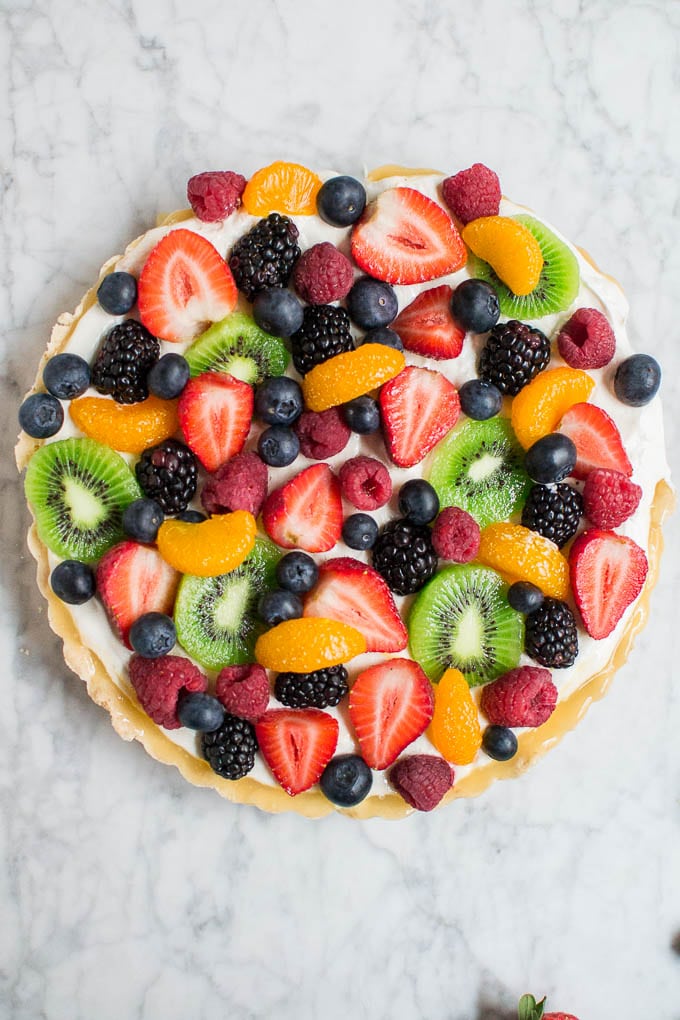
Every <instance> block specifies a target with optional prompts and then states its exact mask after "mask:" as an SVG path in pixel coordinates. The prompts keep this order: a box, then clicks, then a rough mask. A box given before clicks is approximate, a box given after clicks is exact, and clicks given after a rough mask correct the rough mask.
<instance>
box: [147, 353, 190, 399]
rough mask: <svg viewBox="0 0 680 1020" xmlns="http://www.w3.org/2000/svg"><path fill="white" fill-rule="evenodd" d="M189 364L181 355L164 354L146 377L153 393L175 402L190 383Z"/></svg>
mask: <svg viewBox="0 0 680 1020" xmlns="http://www.w3.org/2000/svg"><path fill="white" fill-rule="evenodd" d="M190 375H191V369H190V368H189V362H188V361H187V359H186V358H183V357H182V355H181V354H164V355H163V357H162V358H159V360H158V361H157V362H156V364H155V365H154V366H153V368H152V369H151V371H150V372H149V374H148V375H147V377H146V383H147V386H148V387H149V389H150V390H151V392H152V393H153V394H154V395H155V396H156V397H160V398H161V399H162V400H174V398H175V397H178V396H179V395H180V393H181V392H182V390H183V389H184V387H185V386H186V384H187V383H188V382H189V376H190Z"/></svg>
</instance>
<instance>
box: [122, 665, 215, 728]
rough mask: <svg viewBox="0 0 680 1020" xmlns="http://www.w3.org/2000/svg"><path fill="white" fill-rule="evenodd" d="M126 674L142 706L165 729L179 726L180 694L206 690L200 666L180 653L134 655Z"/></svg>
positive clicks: (206, 684)
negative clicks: (152, 657) (149, 657)
mask: <svg viewBox="0 0 680 1020" xmlns="http://www.w3.org/2000/svg"><path fill="white" fill-rule="evenodd" d="M128 673H129V676H130V683H131V684H132V686H133V687H134V689H135V692H136V694H137V697H138V698H139V703H140V704H141V706H142V708H143V709H144V711H145V712H146V714H147V715H148V716H150V717H151V718H152V719H153V721H154V722H155V723H157V724H158V725H159V726H163V727H164V728H165V729H166V730H178V729H179V728H180V726H181V723H180V721H179V718H178V717H177V701H178V699H179V696H180V693H181V692H182V691H190V692H194V691H205V689H206V687H207V686H208V683H207V680H206V678H205V676H204V675H203V673H201V671H200V669H198V667H197V666H194V664H193V662H190V661H189V660H188V659H185V658H184V656H181V655H165V656H163V657H162V658H160V659H145V658H143V657H142V656H141V655H133V656H132V658H131V659H130V665H129V667H128Z"/></svg>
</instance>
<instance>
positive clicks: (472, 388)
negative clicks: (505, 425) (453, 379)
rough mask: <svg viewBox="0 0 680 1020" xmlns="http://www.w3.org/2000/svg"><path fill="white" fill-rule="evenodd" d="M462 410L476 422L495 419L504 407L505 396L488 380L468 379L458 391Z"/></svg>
mask: <svg viewBox="0 0 680 1020" xmlns="http://www.w3.org/2000/svg"><path fill="white" fill-rule="evenodd" d="M458 399H459V400H460V409H461V411H462V412H463V414H466V415H467V416H468V418H472V419H473V420H474V421H487V420H488V419H489V418H494V417H495V416H496V415H497V414H498V412H499V411H500V409H501V407H502V406H503V394H502V393H501V391H500V390H499V389H498V387H497V386H494V384H493V383H490V382H487V381H486V379H468V380H467V382H464V383H463V385H462V386H461V388H460V389H459V390H458Z"/></svg>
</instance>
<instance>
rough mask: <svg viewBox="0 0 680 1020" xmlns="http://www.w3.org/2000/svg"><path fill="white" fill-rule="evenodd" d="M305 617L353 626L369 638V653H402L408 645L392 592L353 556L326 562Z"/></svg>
mask: <svg viewBox="0 0 680 1020" xmlns="http://www.w3.org/2000/svg"><path fill="white" fill-rule="evenodd" d="M303 615H304V616H321V617H324V618H325V619H329V620H339V621H340V622H341V623H348V624H350V626H352V627H355V628H356V629H357V630H358V631H359V632H360V633H361V634H363V635H364V637H365V638H366V651H367V652H400V651H402V649H404V648H406V645H407V643H408V633H407V631H406V627H405V626H404V624H403V621H402V619H401V616H400V615H399V611H398V610H397V607H396V605H395V604H394V598H393V597H392V593H391V591H390V589H389V588H388V587H387V585H386V584H385V582H384V581H383V579H382V577H381V576H380V574H379V573H378V571H377V570H374V569H373V568H372V567H369V566H367V565H366V564H365V563H361V562H360V561H359V560H355V559H353V558H352V557H351V556H339V557H338V558H337V559H332V560H326V562H325V563H324V564H323V566H322V567H321V569H320V570H319V580H318V581H317V583H316V585H315V586H314V588H313V589H312V591H311V592H310V593H309V595H308V596H307V598H306V599H305V609H304V614H303Z"/></svg>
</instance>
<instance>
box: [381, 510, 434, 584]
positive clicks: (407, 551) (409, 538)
mask: <svg viewBox="0 0 680 1020" xmlns="http://www.w3.org/2000/svg"><path fill="white" fill-rule="evenodd" d="M372 557H373V566H374V568H375V569H376V570H377V571H378V573H379V574H381V575H382V577H383V578H384V579H385V581H386V582H387V585H388V587H390V588H391V589H392V591H393V592H396V594H397V595H410V594H411V593H412V592H414V591H420V589H421V588H422V587H423V585H424V584H425V583H426V582H427V581H429V580H430V578H431V577H432V575H433V574H434V572H435V570H436V569H437V554H436V552H435V551H434V548H433V546H432V533H431V531H430V529H429V528H428V527H427V525H425V524H413V523H412V522H411V521H406V520H402V519H400V518H397V519H396V520H394V521H389V522H388V523H387V524H386V525H385V527H384V528H383V529H382V531H381V532H380V534H379V535H378V537H377V539H376V541H375V544H374V546H373V550H372Z"/></svg>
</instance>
